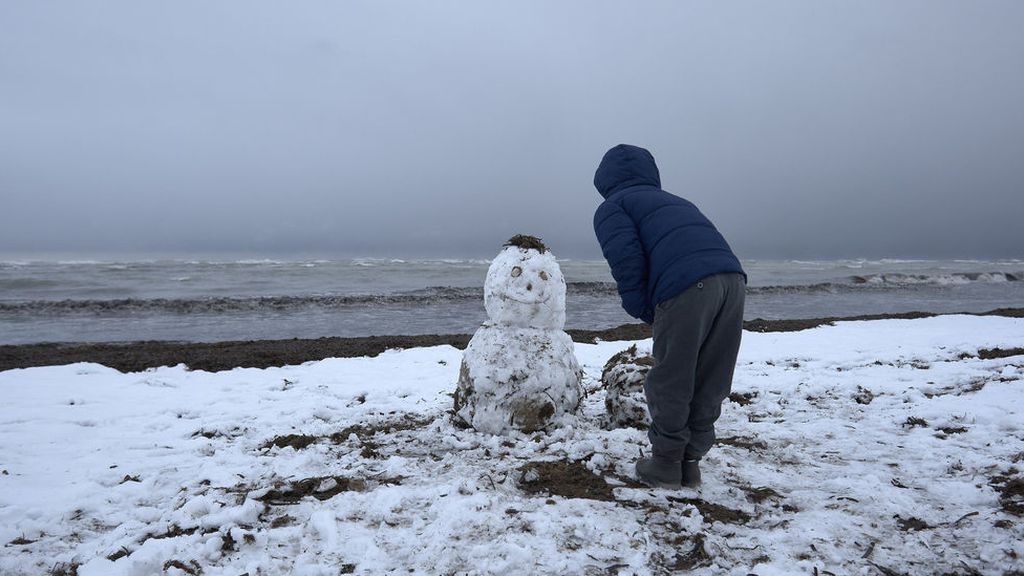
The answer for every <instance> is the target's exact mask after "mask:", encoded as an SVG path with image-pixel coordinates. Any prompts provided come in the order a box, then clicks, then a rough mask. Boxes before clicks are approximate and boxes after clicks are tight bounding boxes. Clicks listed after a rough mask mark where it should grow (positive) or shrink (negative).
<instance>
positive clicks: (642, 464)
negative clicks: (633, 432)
mask: <svg viewBox="0 0 1024 576" xmlns="http://www.w3.org/2000/svg"><path fill="white" fill-rule="evenodd" d="M681 477H682V466H681V465H680V462H679V460H668V459H666V458H659V457H657V456H652V457H651V458H641V459H639V460H637V461H636V479H637V480H639V481H641V482H643V483H644V484H647V485H648V486H650V487H652V488H665V489H668V490H679V488H680V486H681V484H680V481H681Z"/></svg>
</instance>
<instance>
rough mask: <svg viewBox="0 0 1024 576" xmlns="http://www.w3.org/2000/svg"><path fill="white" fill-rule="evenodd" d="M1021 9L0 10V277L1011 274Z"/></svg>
mask: <svg viewBox="0 0 1024 576" xmlns="http://www.w3.org/2000/svg"><path fill="white" fill-rule="evenodd" d="M1022 30H1024V2H1020V1H1019V0H1009V1H1005V2H997V1H966V0H965V1H958V2H943V1H932V0H929V1H920V2H917V1H915V2H909V1H908V2H898V1H892V0H878V1H870V2H829V1H821V0H814V1H807V2H750V3H734V2H729V3H725V2H704V3H692V2H681V1H676V0H672V1H666V2H631V3H624V2H601V1H594V0H585V1H563V2H549V1H534V2H527V1H515V2H511V1H510V2H480V1H471V0H466V1H461V2H439V1H431V2H418V1H401V2H400V1H381V0H372V1H367V2H353V1H345V2H335V1H331V2H300V3H295V2H289V3H283V2H254V1H244V2H242V1H239V2H209V1H206V0H203V1H195V2H185V1H178V0H176V1H174V2H144V1H142V2H140V1H137V0H132V1H125V2H47V1H30V2H16V1H13V0H12V1H3V2H0V252H37V251H62V252H82V253H86V252H112V251H113V252H126V251H159V252H238V251H252V252H262V253H281V252H289V251H297V252H316V253H337V254H339V255H395V256H415V255H450V256H469V255H491V254H493V253H494V251H495V249H496V248H497V247H498V246H499V245H500V244H501V243H502V242H503V241H504V240H505V239H507V238H508V237H509V236H511V235H512V234H514V233H517V232H524V233H532V234H535V235H538V236H541V237H543V238H544V239H545V240H546V241H547V242H548V243H549V244H550V245H551V246H552V248H553V249H554V251H555V253H556V254H558V255H559V256H572V257H599V256H600V252H599V250H598V248H597V245H596V241H595V240H594V237H593V231H592V228H591V217H592V214H593V211H594V209H595V208H596V207H597V205H598V203H599V201H600V197H599V195H598V194H597V192H596V191H595V190H594V188H593V185H592V183H591V179H592V177H593V172H594V169H595V168H596V166H597V163H598V162H599V160H600V158H601V156H602V154H603V153H604V151H605V150H606V149H607V148H609V147H610V146H612V145H614V144H617V143H620V142H626V143H631V144H637V145H640V146H644V147H647V148H649V149H650V150H651V151H652V152H653V154H654V156H655V158H656V159H657V160H658V163H659V165H660V168H661V173H662V183H663V186H664V187H665V188H666V189H667V190H669V191H670V192H673V193H676V194H678V195H681V196H684V197H686V198H688V199H690V200H692V201H693V202H695V203H696V204H697V205H698V206H700V207H701V209H702V210H703V211H704V212H705V213H706V214H707V215H708V216H709V217H711V219H712V220H713V221H714V222H715V223H716V224H717V225H718V227H719V229H720V230H721V231H722V232H723V233H724V234H725V236H726V238H727V239H728V240H729V241H730V243H731V244H732V245H733V248H734V249H735V250H736V252H737V253H738V254H739V255H740V256H741V257H744V258H767V257H783V258H787V257H788V258H806V257H821V258H829V257H879V256H914V257H1024V223H1022V220H1024V33H1022Z"/></svg>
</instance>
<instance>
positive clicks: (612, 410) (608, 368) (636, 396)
mask: <svg viewBox="0 0 1024 576" xmlns="http://www.w3.org/2000/svg"><path fill="white" fill-rule="evenodd" d="M651 366H654V358H653V357H651V356H649V355H647V354H644V353H642V352H639V351H638V350H637V347H636V345H634V346H631V347H630V348H627V349H625V350H623V351H622V352H619V353H618V354H616V355H615V356H612V357H611V358H610V359H609V360H608V362H607V363H606V364H605V365H604V370H603V371H602V372H601V384H602V385H603V387H604V389H605V393H606V396H605V400H604V407H605V411H606V412H607V415H608V428H624V427H630V428H641V429H645V428H647V426H648V425H649V423H650V415H649V414H648V412H647V397H646V396H645V395H644V380H646V378H647V372H648V371H649V370H650V369H651Z"/></svg>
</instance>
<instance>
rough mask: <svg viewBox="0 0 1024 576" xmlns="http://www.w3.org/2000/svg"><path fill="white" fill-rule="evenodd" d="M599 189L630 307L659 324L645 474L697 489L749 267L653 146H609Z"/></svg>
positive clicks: (666, 484)
mask: <svg viewBox="0 0 1024 576" xmlns="http://www.w3.org/2000/svg"><path fill="white" fill-rule="evenodd" d="M594 186H595V187H596V188H597V191H598V192H600V193H601V196H603V197H604V202H602V203H601V205H600V206H599V207H598V208H597V211H596V212H595V214H594V232H595V233H596V234H597V239H598V242H600V244H601V251H602V252H603V254H604V257H605V259H606V260H607V261H608V265H609V267H610V268H611V272H612V276H613V277H614V279H615V283H616V285H617V287H618V292H619V296H620V298H621V299H622V307H623V308H624V309H625V310H626V312H627V313H628V314H630V315H631V316H633V317H635V318H638V319H640V320H643V321H644V322H646V323H647V324H652V325H653V328H652V332H653V336H654V349H653V355H654V366H653V367H652V368H651V370H650V372H648V374H647V379H646V381H645V382H644V393H645V396H646V398H647V407H648V410H649V412H650V415H651V425H650V428H649V431H648V437H649V438H650V442H651V456H650V457H649V458H641V459H640V460H638V461H637V463H636V475H637V479H638V480H640V481H641V482H644V483H645V484H647V485H649V486H654V487H658V488H669V489H678V488H680V487H681V486H688V487H696V486H698V485H699V484H700V459H701V458H702V457H703V456H704V455H705V454H706V453H707V452H708V450H709V449H710V448H711V445H712V444H713V443H714V440H715V427H714V425H715V421H716V420H717V419H718V417H719V415H721V411H722V402H723V401H724V400H725V398H726V397H727V396H728V395H729V391H730V389H731V387H732V377H733V370H734V369H735V367H736V356H737V354H738V352H739V346H740V336H741V332H742V325H743V304H744V293H745V289H746V280H747V277H746V273H744V271H743V268H742V267H741V266H740V262H739V260H738V259H737V258H736V255H735V254H733V251H732V249H731V248H729V244H728V243H727V242H726V241H725V238H723V237H722V235H721V234H720V233H719V232H718V230H717V229H716V228H715V226H714V225H713V224H712V223H711V221H710V220H708V218H707V217H706V216H704V214H702V213H701V212H700V210H698V209H697V207H696V206H695V205H694V204H693V203H691V202H689V201H687V200H685V199H683V198H680V197H678V196H675V195H673V194H670V193H668V192H666V191H664V190H662V189H661V178H660V175H659V173H658V166H657V164H655V162H654V157H653V156H652V155H651V153H650V152H648V151H647V150H645V149H643V148H640V147H637V146H630V145H627V144H620V145H618V146H615V147H614V148H612V149H611V150H608V152H607V153H605V155H604V158H603V159H602V160H601V164H600V166H599V167H598V168H597V172H596V173H595V174H594Z"/></svg>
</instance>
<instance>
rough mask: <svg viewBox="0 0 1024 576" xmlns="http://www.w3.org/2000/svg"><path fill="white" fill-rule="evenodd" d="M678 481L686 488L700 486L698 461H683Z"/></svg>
mask: <svg viewBox="0 0 1024 576" xmlns="http://www.w3.org/2000/svg"><path fill="white" fill-rule="evenodd" d="M681 472H682V476H681V478H680V481H681V483H682V485H683V486H686V487H687V488H696V487H697V486H700V460H683V465H682V470H681Z"/></svg>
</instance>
